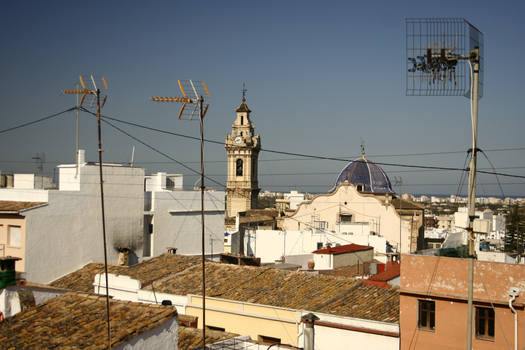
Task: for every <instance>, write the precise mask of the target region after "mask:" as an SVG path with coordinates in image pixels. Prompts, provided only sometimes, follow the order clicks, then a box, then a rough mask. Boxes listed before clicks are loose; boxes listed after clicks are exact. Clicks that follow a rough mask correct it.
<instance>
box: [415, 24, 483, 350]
mask: <svg viewBox="0 0 525 350" xmlns="http://www.w3.org/2000/svg"><path fill="white" fill-rule="evenodd" d="M406 45H407V47H406V48H407V51H406V53H407V80H406V82H407V85H406V93H407V95H409V96H465V97H469V100H470V113H471V115H470V117H471V122H472V148H471V149H470V150H469V152H472V153H471V159H470V167H469V187H468V203H467V207H468V217H469V223H468V228H467V232H468V249H469V257H468V259H469V261H468V317H467V350H471V349H472V311H473V307H472V299H473V283H474V259H475V250H474V242H475V237H474V227H473V226H474V225H473V224H474V218H475V214H476V208H475V206H476V163H477V152H478V148H477V137H478V102H479V98H480V97H481V95H482V89H480V85H481V79H480V71H481V67H482V65H481V63H482V57H481V54H482V47H483V34H482V33H481V32H480V31H479V30H478V29H477V28H476V27H474V26H473V25H472V24H470V23H469V22H468V21H466V20H465V19H462V18H426V19H418V18H415V19H407V20H406ZM464 62H466V63H468V66H467V67H466V65H465V64H460V63H464ZM467 77H469V78H470V84H468V85H467V81H468V80H467ZM467 86H468V88H467Z"/></svg>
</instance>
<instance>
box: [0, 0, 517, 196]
mask: <svg viewBox="0 0 525 350" xmlns="http://www.w3.org/2000/svg"><path fill="white" fill-rule="evenodd" d="M523 13H525V5H524V4H523V2H519V1H500V2H494V1H440V2H436V3H429V2H422V1H410V2H403V3H402V4H401V3H399V2H392V1H368V2H351V1H324V2H320V1H258V2H255V1H202V2H198V3H197V2H190V1H188V2H181V1H177V2H176V1H151V2H147V3H146V2H139V1H111V2H109V1H91V2H85V3H80V2H71V1H48V2H41V1H23V2H21V1H19V2H5V3H3V4H2V11H1V12H0V23H1V24H0V26H1V27H0V28H1V31H0V44H1V47H2V55H0V73H1V76H2V79H1V80H0V103H1V106H2V108H1V109H0V122H1V125H2V128H4V127H5V128H7V127H10V126H14V125H17V124H20V123H23V122H25V121H31V120H34V119H38V118H41V117H43V116H46V115H49V114H52V113H56V112H59V111H62V110H64V109H67V108H69V107H72V106H73V105H74V103H75V100H74V97H73V96H71V95H64V94H63V93H61V90H63V89H68V88H73V87H74V85H75V84H76V82H77V80H78V79H77V77H78V74H92V73H95V74H97V75H104V76H105V77H106V79H107V80H108V82H109V88H110V91H109V99H108V102H107V104H106V107H105V108H104V111H103V112H104V114H106V115H109V116H114V117H117V118H120V119H125V120H129V121H132V122H136V123H140V124H146V125H149V126H152V127H155V128H160V129H165V130H170V131H175V132H179V133H183V134H188V135H194V136H198V123H193V122H188V121H178V120H176V116H177V108H178V107H177V106H176V105H174V104H159V103H157V104H156V103H154V102H151V101H150V100H149V98H150V97H151V96H158V95H161V96H165V95H177V94H178V87H177V79H189V78H191V79H201V80H205V81H206V83H207V85H208V87H209V90H210V92H211V95H212V96H211V97H212V99H211V100H210V105H211V106H210V110H209V112H208V115H207V117H206V120H205V134H206V137H207V138H209V139H213V140H219V141H223V140H224V138H225V136H226V133H228V132H229V131H230V128H231V124H232V122H233V120H234V117H235V115H234V109H235V107H236V106H237V105H238V104H239V103H240V96H241V92H240V91H241V88H242V84H243V82H244V83H246V87H247V89H248V93H247V98H248V101H247V102H248V105H249V106H250V108H251V109H252V111H253V113H252V120H253V121H254V123H255V127H256V132H257V133H259V134H261V139H262V145H263V148H268V149H275V150H284V151H288V152H296V153H305V154H315V155H324V156H329V157H342V158H348V159H353V158H355V157H357V156H358V155H359V154H360V144H361V142H363V141H364V143H365V145H366V153H367V155H368V158H369V159H371V160H373V161H376V162H387V163H401V164H416V165H431V166H444V167H459V168H461V167H463V163H464V159H465V155H466V154H465V153H447V154H442V155H425V156H414V155H413V154H415V153H418V154H419V153H434V152H460V151H465V152H466V150H467V149H468V148H469V147H470V146H469V145H470V142H471V124H470V119H469V109H468V107H469V106H468V100H467V99H465V98H461V97H407V96H405V81H404V80H405V60H406V57H405V54H404V52H405V46H404V45H405V43H404V38H405V33H404V19H405V18H407V17H464V18H466V19H467V20H468V21H470V22H471V23H472V24H474V25H475V26H476V27H477V28H479V29H480V30H481V31H482V32H483V33H484V39H485V76H484V79H485V81H484V96H483V98H482V99H481V101H480V106H479V146H480V148H482V149H484V150H487V152H486V153H487V155H488V156H489V158H490V160H491V161H492V163H493V164H494V166H495V167H496V168H497V170H498V171H501V172H504V173H511V174H516V175H525V161H524V158H523V157H522V152H523V150H515V151H510V150H507V151H491V150H496V149H502V148H503V149H508V148H524V147H525V141H524V140H523V136H522V135H523V130H525V119H524V118H523V108H520V107H521V102H522V101H523V99H524V97H525V93H524V89H523V87H522V84H521V82H522V81H524V80H525V70H524V69H523V68H522V66H521V65H520V63H521V61H522V60H523V57H524V54H525V45H524V39H523V32H524V30H523V27H522V24H521V16H522V15H523ZM123 128H124V129H125V130H126V131H128V132H130V133H131V134H133V135H135V136H136V137H139V138H140V139H142V140H144V141H145V142H148V143H150V144H151V145H153V146H155V147H157V148H158V149H160V150H162V151H163V152H166V153H168V154H169V155H170V156H172V157H174V158H175V159H177V160H179V161H181V162H185V163H187V164H188V165H189V166H191V167H194V168H195V169H198V168H199V166H198V160H199V145H198V143H196V142H193V141H188V140H185V139H181V138H177V137H174V136H166V135H159V134H156V133H153V132H148V131H143V130H140V129H135V128H131V127H127V126H123ZM103 138H104V139H103V144H104V159H105V160H106V161H114V162H127V161H128V160H129V158H130V154H131V149H132V146H133V145H135V146H136V151H135V161H136V163H137V165H141V166H144V167H146V168H147V172H153V171H163V170H164V171H168V172H180V173H184V174H187V175H188V176H187V177H186V178H185V184H186V185H188V186H191V184H192V183H193V182H194V181H195V179H196V178H195V177H193V176H190V173H189V172H188V171H187V170H186V169H183V168H181V167H180V166H178V165H176V164H174V163H173V162H170V161H169V160H168V159H165V158H163V157H162V156H161V155H158V154H155V153H154V152H152V151H151V150H149V149H147V148H145V147H143V146H141V145H140V144H138V143H137V142H135V141H133V140H130V139H129V138H128V137H127V136H124V135H122V134H120V133H118V132H116V131H114V130H112V129H110V128H108V127H107V126H106V127H104V130H103ZM80 144H81V147H82V148H85V149H86V150H87V152H86V153H87V158H88V160H96V159H97V154H96V124H95V122H94V120H93V118H91V117H89V116H87V115H81V136H80ZM74 145H75V139H74V113H68V114H67V115H64V116H63V117H60V118H55V119H52V120H49V121H46V122H43V123H40V124H37V125H34V126H30V127H27V128H24V129H19V130H16V131H13V132H9V133H4V134H2V135H1V137H0V169H1V170H2V171H7V172H9V171H14V172H33V171H35V170H36V166H35V163H34V161H32V159H31V158H32V157H33V156H34V155H35V153H37V152H44V153H45V156H46V164H45V168H44V171H45V172H46V173H48V174H53V168H54V166H55V164H57V163H71V162H72V161H73V159H74V158H73V157H74V151H75V150H74ZM260 158H261V163H260V167H259V171H260V177H259V183H260V185H261V187H262V188H263V190H264V189H270V190H276V191H283V190H289V189H299V190H302V191H310V192H323V191H327V190H328V189H330V188H331V186H332V184H333V182H334V180H335V178H336V177H337V175H338V173H339V171H340V169H341V168H342V167H343V166H344V165H345V163H344V162H336V161H322V160H305V159H302V160H300V159H297V157H287V156H282V155H276V154H271V153H265V152H262V153H261V157H260ZM286 158H292V159H288V160H284V159H286ZM480 158H482V159H480V162H479V167H481V168H488V167H489V164H488V162H487V161H486V160H484V159H483V156H481V157H480ZM225 159H226V153H225V151H224V148H223V147H221V146H219V145H213V144H208V145H206V160H207V165H206V172H207V173H208V175H209V176H210V177H213V178H215V179H217V181H219V182H221V183H224V182H225V172H226V163H225ZM155 162H160V163H155ZM164 162H165V163H164ZM384 169H385V171H386V172H387V173H388V174H389V176H390V178H391V180H392V181H393V182H394V178H395V177H398V178H402V181H403V187H402V188H401V190H402V191H403V192H409V193H451V194H455V193H456V192H457V187H458V181H459V178H460V176H459V173H457V172H436V171H416V172H415V171H413V170H410V169H405V168H399V167H390V166H385V167H384ZM407 170H410V171H407ZM479 181H480V185H479V186H478V193H479V194H480V195H489V194H495V195H501V191H500V190H499V188H498V186H497V185H496V178H495V177H494V176H489V175H481V176H480V179H479ZM500 181H501V182H503V183H504V185H503V190H504V194H505V195H521V196H523V195H525V179H518V178H500ZM508 183H517V184H515V185H510V184H508ZM215 187H216V188H217V187H219V186H217V185H215ZM465 189H466V186H464V187H463V191H465ZM396 190H397V191H399V190H400V189H399V187H397V188H396Z"/></svg>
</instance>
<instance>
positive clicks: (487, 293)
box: [400, 255, 525, 350]
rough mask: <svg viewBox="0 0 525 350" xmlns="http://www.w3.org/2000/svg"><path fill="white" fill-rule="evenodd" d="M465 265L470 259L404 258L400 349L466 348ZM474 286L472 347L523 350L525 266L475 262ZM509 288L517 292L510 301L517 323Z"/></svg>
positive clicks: (524, 345) (402, 260)
mask: <svg viewBox="0 0 525 350" xmlns="http://www.w3.org/2000/svg"><path fill="white" fill-rule="evenodd" d="M468 265H469V263H468V259H458V258H447V257H436V256H419V255H403V256H402V258H401V289H400V329H401V349H402V350H408V349H425V350H431V349H465V348H466V346H467V318H468V316H467V311H468V307H467V296H468ZM473 286H474V287H473V313H472V315H473V316H472V348H473V349H476V350H484V349H520V350H522V349H525V311H524V306H525V265H515V264H505V263H498V262H487V261H474V280H473ZM511 288H514V291H516V289H519V292H518V296H517V297H515V299H514V300H513V301H512V307H513V308H514V309H515V311H516V313H517V324H515V315H514V314H513V311H512V310H511V308H510V307H509V301H511V300H512V297H511V296H510V294H513V293H512V292H510V293H509V291H510V289H511ZM515 332H517V340H518V344H517V346H516V347H515V340H514V339H515Z"/></svg>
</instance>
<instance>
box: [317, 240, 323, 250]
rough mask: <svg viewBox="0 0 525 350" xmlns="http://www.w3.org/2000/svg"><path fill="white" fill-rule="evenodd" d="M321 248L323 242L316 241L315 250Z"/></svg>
mask: <svg viewBox="0 0 525 350" xmlns="http://www.w3.org/2000/svg"><path fill="white" fill-rule="evenodd" d="M322 248H323V242H317V250H319V249H322Z"/></svg>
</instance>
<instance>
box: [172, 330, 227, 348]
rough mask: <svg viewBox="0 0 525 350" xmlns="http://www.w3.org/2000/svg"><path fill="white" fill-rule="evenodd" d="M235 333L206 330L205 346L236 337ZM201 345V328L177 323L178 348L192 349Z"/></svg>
mask: <svg viewBox="0 0 525 350" xmlns="http://www.w3.org/2000/svg"><path fill="white" fill-rule="evenodd" d="M236 336H237V334H233V333H228V332H220V331H212V330H209V329H207V330H206V348H207V347H208V344H213V343H216V342H219V341H221V340H225V339H231V338H234V337H236ZM199 347H202V329H196V328H191V327H184V326H180V325H179V350H193V349H197V348H199Z"/></svg>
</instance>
